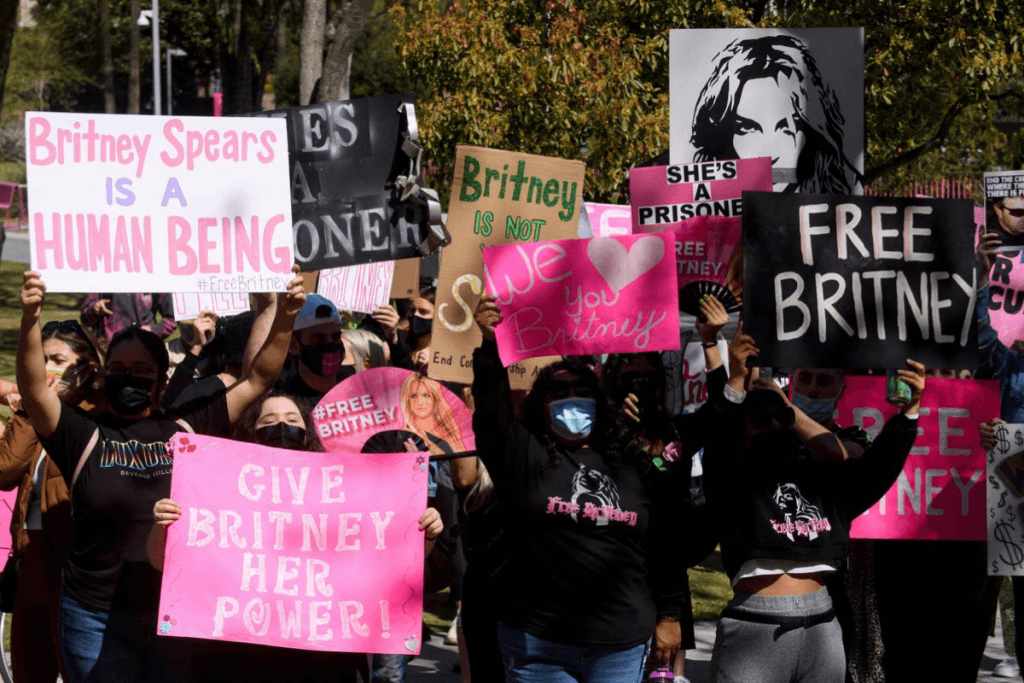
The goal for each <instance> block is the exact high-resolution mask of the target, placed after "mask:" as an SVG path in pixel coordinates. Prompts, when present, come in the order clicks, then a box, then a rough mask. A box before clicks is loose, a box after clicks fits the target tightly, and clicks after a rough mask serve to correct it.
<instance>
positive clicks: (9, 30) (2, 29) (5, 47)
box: [0, 0, 18, 110]
mask: <svg viewBox="0 0 1024 683" xmlns="http://www.w3.org/2000/svg"><path fill="white" fill-rule="evenodd" d="M17 28H18V0H0V110H2V109H3V105H4V84H5V83H6V82H7V66H8V65H9V64H10V63H11V45H12V44H13V43H14V31H15V29H17Z"/></svg>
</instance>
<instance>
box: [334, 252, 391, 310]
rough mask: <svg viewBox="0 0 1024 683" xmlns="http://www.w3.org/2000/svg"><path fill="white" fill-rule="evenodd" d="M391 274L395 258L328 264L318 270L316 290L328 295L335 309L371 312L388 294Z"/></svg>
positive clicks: (382, 303) (380, 304)
mask: <svg viewBox="0 0 1024 683" xmlns="http://www.w3.org/2000/svg"><path fill="white" fill-rule="evenodd" d="M394 276H395V262H394V261H378V262H377V263H363V264H360V265H358V266H345V267H343V268H329V269H327V270H321V271H320V280H319V282H317V285H316V292H317V294H322V295H324V296H325V297H327V298H328V299H330V300H331V301H332V302H333V303H334V305H335V306H337V307H338V310H341V311H355V312H356V313H373V312H374V311H375V310H376V309H378V308H380V307H381V306H386V305H387V303H388V300H389V299H390V298H391V281H392V280H393V279H394Z"/></svg>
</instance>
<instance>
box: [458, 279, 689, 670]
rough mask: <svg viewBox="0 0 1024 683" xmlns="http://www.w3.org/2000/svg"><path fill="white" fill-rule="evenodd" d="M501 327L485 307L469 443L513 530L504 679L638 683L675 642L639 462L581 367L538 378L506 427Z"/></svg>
mask: <svg viewBox="0 0 1024 683" xmlns="http://www.w3.org/2000/svg"><path fill="white" fill-rule="evenodd" d="M501 320H502V318H501V314H500V311H499V309H498V306H497V304H496V303H495V299H494V298H493V297H489V296H484V297H482V298H481V299H480V303H479V305H478V306H477V310H476V323H477V325H478V326H479V327H480V330H481V332H482V333H483V338H484V341H483V344H482V345H481V347H480V348H478V349H477V350H476V351H475V352H474V353H473V398H474V400H475V402H476V412H475V413H474V414H473V431H474V432H475V434H476V439H477V452H478V453H479V456H480V457H481V458H482V459H483V461H484V464H485V465H486V466H487V470H488V472H490V474H491V477H492V478H493V480H494V492H495V495H496V496H498V498H499V500H501V501H502V502H503V503H504V504H505V505H506V506H507V509H508V510H509V513H510V514H515V516H516V519H517V521H516V526H515V530H514V532H512V533H515V534H516V537H515V542H514V544H512V545H510V546H506V547H508V549H509V553H508V555H509V564H508V566H507V567H506V568H505V570H504V571H503V574H502V582H503V586H502V588H503V590H504V591H505V595H504V598H505V600H504V601H503V604H501V605H500V606H498V608H497V612H498V620H499V624H498V639H499V647H500V649H501V654H502V659H503V660H504V662H505V667H506V670H507V672H508V680H509V681H510V682H511V683H519V682H525V681H529V682H531V683H532V682H535V681H552V682H554V681H565V680H575V681H579V682H580V683H589V682H597V681H612V680H614V681H617V682H622V683H626V682H629V681H636V682H639V681H640V680H641V678H642V677H643V672H644V661H645V660H646V659H647V656H648V654H650V655H651V658H652V659H654V660H655V661H658V662H668V661H670V660H671V658H672V656H673V655H674V653H675V651H676V650H678V648H679V643H680V631H679V617H680V614H679V612H680V601H681V596H680V590H679V586H678V585H677V584H676V581H677V580H678V572H675V571H672V572H671V574H675V575H676V576H671V575H670V572H669V571H668V570H669V569H670V568H671V569H673V570H674V565H671V564H670V563H668V562H661V561H659V560H660V557H659V555H658V553H659V552H660V551H662V550H663V549H664V547H665V546H666V545H667V544H666V543H663V542H660V541H661V540H663V539H666V538H668V535H667V534H659V533H658V530H657V527H658V525H659V524H663V523H664V522H665V519H666V515H665V514H664V513H662V512H661V511H660V510H659V509H657V508H656V506H655V502H654V500H653V497H652V495H651V490H650V489H649V486H648V480H645V478H644V477H643V476H642V475H641V473H640V468H639V467H638V465H639V463H640V462H641V461H642V459H643V458H644V457H645V455H644V454H643V453H641V452H639V451H638V449H636V448H634V447H633V446H632V444H631V441H630V439H629V437H628V436H627V435H626V430H625V429H623V426H622V425H621V424H620V422H619V420H618V418H617V416H616V412H615V411H614V410H613V409H612V408H611V405H610V403H609V402H608V400H607V399H606V397H605V395H604V391H603V389H602V388H601V383H600V381H599V379H598V377H597V375H595V374H594V372H593V370H591V369H589V368H588V367H587V366H586V365H584V364H583V363H581V362H580V361H579V360H573V359H566V360H563V361H560V362H558V363H555V364H554V365H550V366H548V367H546V368H544V369H543V370H542V371H541V372H540V373H539V375H538V376H537V379H536V381H535V383H534V386H533V389H532V390H531V391H530V394H529V395H528V396H527V398H526V401H525V403H524V404H523V415H524V418H523V420H522V421H521V422H520V421H518V420H516V419H515V417H514V415H513V412H512V401H511V390H510V387H509V381H508V373H507V372H506V370H505V369H504V368H503V367H502V365H501V361H500V359H499V358H498V348H497V345H496V343H495V341H494V326H495V325H497V324H498V323H500V322H501ZM646 457H647V458H648V459H649V456H646ZM684 577H685V574H684ZM684 580H685V578H684ZM652 636H653V649H652Z"/></svg>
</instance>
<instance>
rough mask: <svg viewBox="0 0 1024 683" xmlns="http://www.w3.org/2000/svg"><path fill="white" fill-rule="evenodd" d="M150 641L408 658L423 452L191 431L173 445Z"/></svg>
mask: <svg viewBox="0 0 1024 683" xmlns="http://www.w3.org/2000/svg"><path fill="white" fill-rule="evenodd" d="M171 446H172V449H173V454H174V473H173V474H172V476H171V498H172V499H174V500H176V501H178V502H179V503H180V504H181V507H182V513H181V518H180V519H179V520H178V521H176V522H175V523H174V524H172V525H171V526H170V527H168V530H167V546H166V551H165V559H164V572H163V582H162V586H161V591H160V623H159V626H158V631H159V633H161V634H163V635H165V636H181V637H186V638H207V639H214V640H227V641H232V642H238V643H254V644H260V645H275V646H279V647H291V648H297V649H302V650H325V651H332V652H381V653H391V654H399V653H401V654H416V653H418V652H419V649H420V629H421V626H422V616H423V542H424V538H423V532H421V531H419V518H420V516H421V515H422V514H423V511H424V510H425V509H426V504H427V469H428V468H427V459H426V454H425V453H393V454H388V453H375V454H366V455H360V454H354V453H347V454H339V453H310V452H297V451H287V450H280V449H276V448H267V447H264V446H258V445H255V444H249V443H242V442H238V441H230V440H227V439H216V438H213V437H208V436H198V435H194V434H177V435H175V437H174V439H173V440H172V441H171Z"/></svg>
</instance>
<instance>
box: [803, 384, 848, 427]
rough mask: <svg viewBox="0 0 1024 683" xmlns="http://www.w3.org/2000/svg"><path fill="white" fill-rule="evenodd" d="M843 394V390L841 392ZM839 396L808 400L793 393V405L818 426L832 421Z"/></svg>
mask: <svg viewBox="0 0 1024 683" xmlns="http://www.w3.org/2000/svg"><path fill="white" fill-rule="evenodd" d="M839 393H840V394H841V393H842V389H840V390H839ZM838 400H839V394H836V395H835V396H834V397H832V398H808V397H807V396H804V395H803V394H798V393H796V392H795V391H794V392H793V405H795V406H796V407H797V408H799V409H800V410H802V411H803V413H804V415H806V416H807V417H809V418H811V419H812V420H814V421H815V422H817V423H818V424H821V425H823V424H825V423H826V422H828V421H829V420H831V419H832V415H833V414H834V413H835V410H836V401H838Z"/></svg>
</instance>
